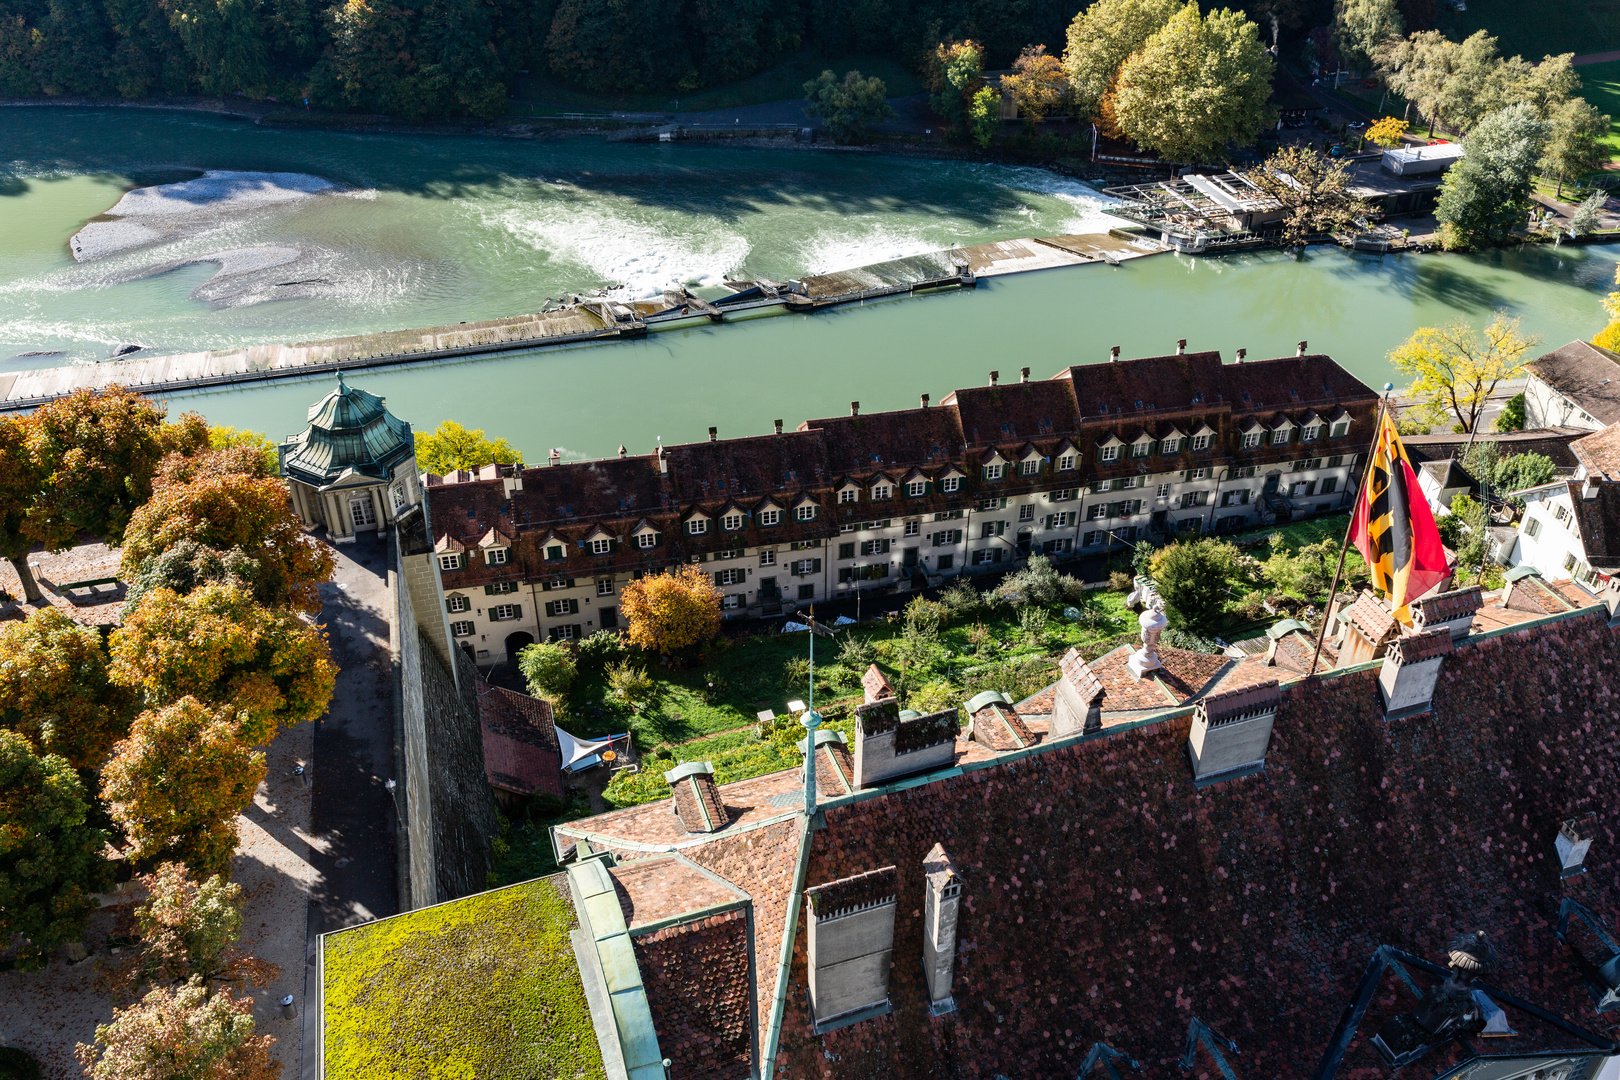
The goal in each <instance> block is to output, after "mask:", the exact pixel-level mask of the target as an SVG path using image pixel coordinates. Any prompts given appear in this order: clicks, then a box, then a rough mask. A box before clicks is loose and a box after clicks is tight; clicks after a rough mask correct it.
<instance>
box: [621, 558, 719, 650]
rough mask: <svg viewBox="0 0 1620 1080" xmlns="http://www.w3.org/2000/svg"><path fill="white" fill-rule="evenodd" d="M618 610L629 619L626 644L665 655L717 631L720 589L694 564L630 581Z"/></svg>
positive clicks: (712, 635) (702, 639) (696, 642)
mask: <svg viewBox="0 0 1620 1080" xmlns="http://www.w3.org/2000/svg"><path fill="white" fill-rule="evenodd" d="M619 610H620V611H622V612H623V613H624V616H625V618H627V619H628V620H630V643H631V644H632V645H636V646H637V647H639V648H642V649H646V650H648V651H649V652H659V653H663V654H665V655H668V654H669V653H672V652H678V651H679V650H681V649H685V648H687V647H689V646H692V645H696V644H699V643H700V642H704V641H708V640H709V639H710V638H713V637H714V636H716V635H717V634H719V633H720V592H719V590H717V589H716V588H715V587H714V580H713V579H712V578H710V577H709V575H708V574H705V573H704V572H703V571H702V570H699V569H698V568H697V567H695V566H682V567H680V568H679V569H676V570H672V571H668V572H665V573H662V574H654V575H649V576H647V577H643V578H640V579H638V580H636V581H632V582H630V584H628V585H626V586H625V587H624V593H623V595H621V596H620V598H619Z"/></svg>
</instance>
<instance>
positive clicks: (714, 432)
mask: <svg viewBox="0 0 1620 1080" xmlns="http://www.w3.org/2000/svg"><path fill="white" fill-rule="evenodd" d="M719 439H720V429H719V428H710V429H709V441H710V442H718V441H719Z"/></svg>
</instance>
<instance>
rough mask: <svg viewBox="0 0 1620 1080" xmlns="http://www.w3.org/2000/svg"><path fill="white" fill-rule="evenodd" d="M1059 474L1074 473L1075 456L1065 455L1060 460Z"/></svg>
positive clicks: (1058, 465)
mask: <svg viewBox="0 0 1620 1080" xmlns="http://www.w3.org/2000/svg"><path fill="white" fill-rule="evenodd" d="M1057 467H1058V472H1072V471H1073V470H1074V455H1073V454H1064V455H1063V456H1062V457H1060V458H1058V464H1057Z"/></svg>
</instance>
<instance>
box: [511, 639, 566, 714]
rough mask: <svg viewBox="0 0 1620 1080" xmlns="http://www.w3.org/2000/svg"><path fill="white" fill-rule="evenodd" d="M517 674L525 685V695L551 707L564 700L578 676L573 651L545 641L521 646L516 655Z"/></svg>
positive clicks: (564, 646)
mask: <svg viewBox="0 0 1620 1080" xmlns="http://www.w3.org/2000/svg"><path fill="white" fill-rule="evenodd" d="M518 670H519V671H521V672H522V673H523V678H524V679H525V680H526V681H527V682H528V684H529V693H531V694H533V695H534V696H535V697H538V698H545V699H546V700H547V701H550V702H552V703H553V704H557V703H560V702H562V701H563V700H565V699H566V698H567V697H568V691H569V688H571V687H572V686H573V685H574V677H575V676H576V675H578V674H579V668H578V665H577V663H576V661H575V660H574V653H573V650H572V649H570V648H569V647H568V646H566V645H561V644H557V643H555V642H549V641H546V642H538V643H536V644H534V645H525V646H524V647H523V648H522V650H520V651H519V652H518Z"/></svg>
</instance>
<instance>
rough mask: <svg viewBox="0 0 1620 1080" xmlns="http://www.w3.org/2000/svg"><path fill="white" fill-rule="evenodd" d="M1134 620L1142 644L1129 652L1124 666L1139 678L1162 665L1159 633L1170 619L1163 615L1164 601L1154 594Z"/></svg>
mask: <svg viewBox="0 0 1620 1080" xmlns="http://www.w3.org/2000/svg"><path fill="white" fill-rule="evenodd" d="M1136 621H1137V623H1138V625H1140V626H1141V627H1142V646H1141V648H1139V649H1137V650H1136V651H1135V652H1133V653H1131V658H1130V659H1129V660H1127V661H1126V662H1125V667H1126V669H1127V670H1128V671H1130V673H1131V675H1132V676H1133V677H1134V678H1136V679H1138V680H1140V679H1141V678H1142V676H1143V675H1144V674H1146V673H1147V672H1149V671H1155V670H1157V669H1159V668H1162V667H1163V666H1164V665H1163V664H1161V663H1160V662H1159V635H1160V634H1162V633H1164V628H1165V627H1167V626H1169V625H1170V620H1169V619H1167V618H1165V617H1164V601H1163V600H1162V599H1160V598H1159V597H1158V596H1157V595H1155V596H1154V597H1153V598H1152V599H1151V600H1150V601H1148V605H1147V607H1145V608H1143V609H1142V614H1141V615H1140V616H1138V617H1137V620H1136Z"/></svg>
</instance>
